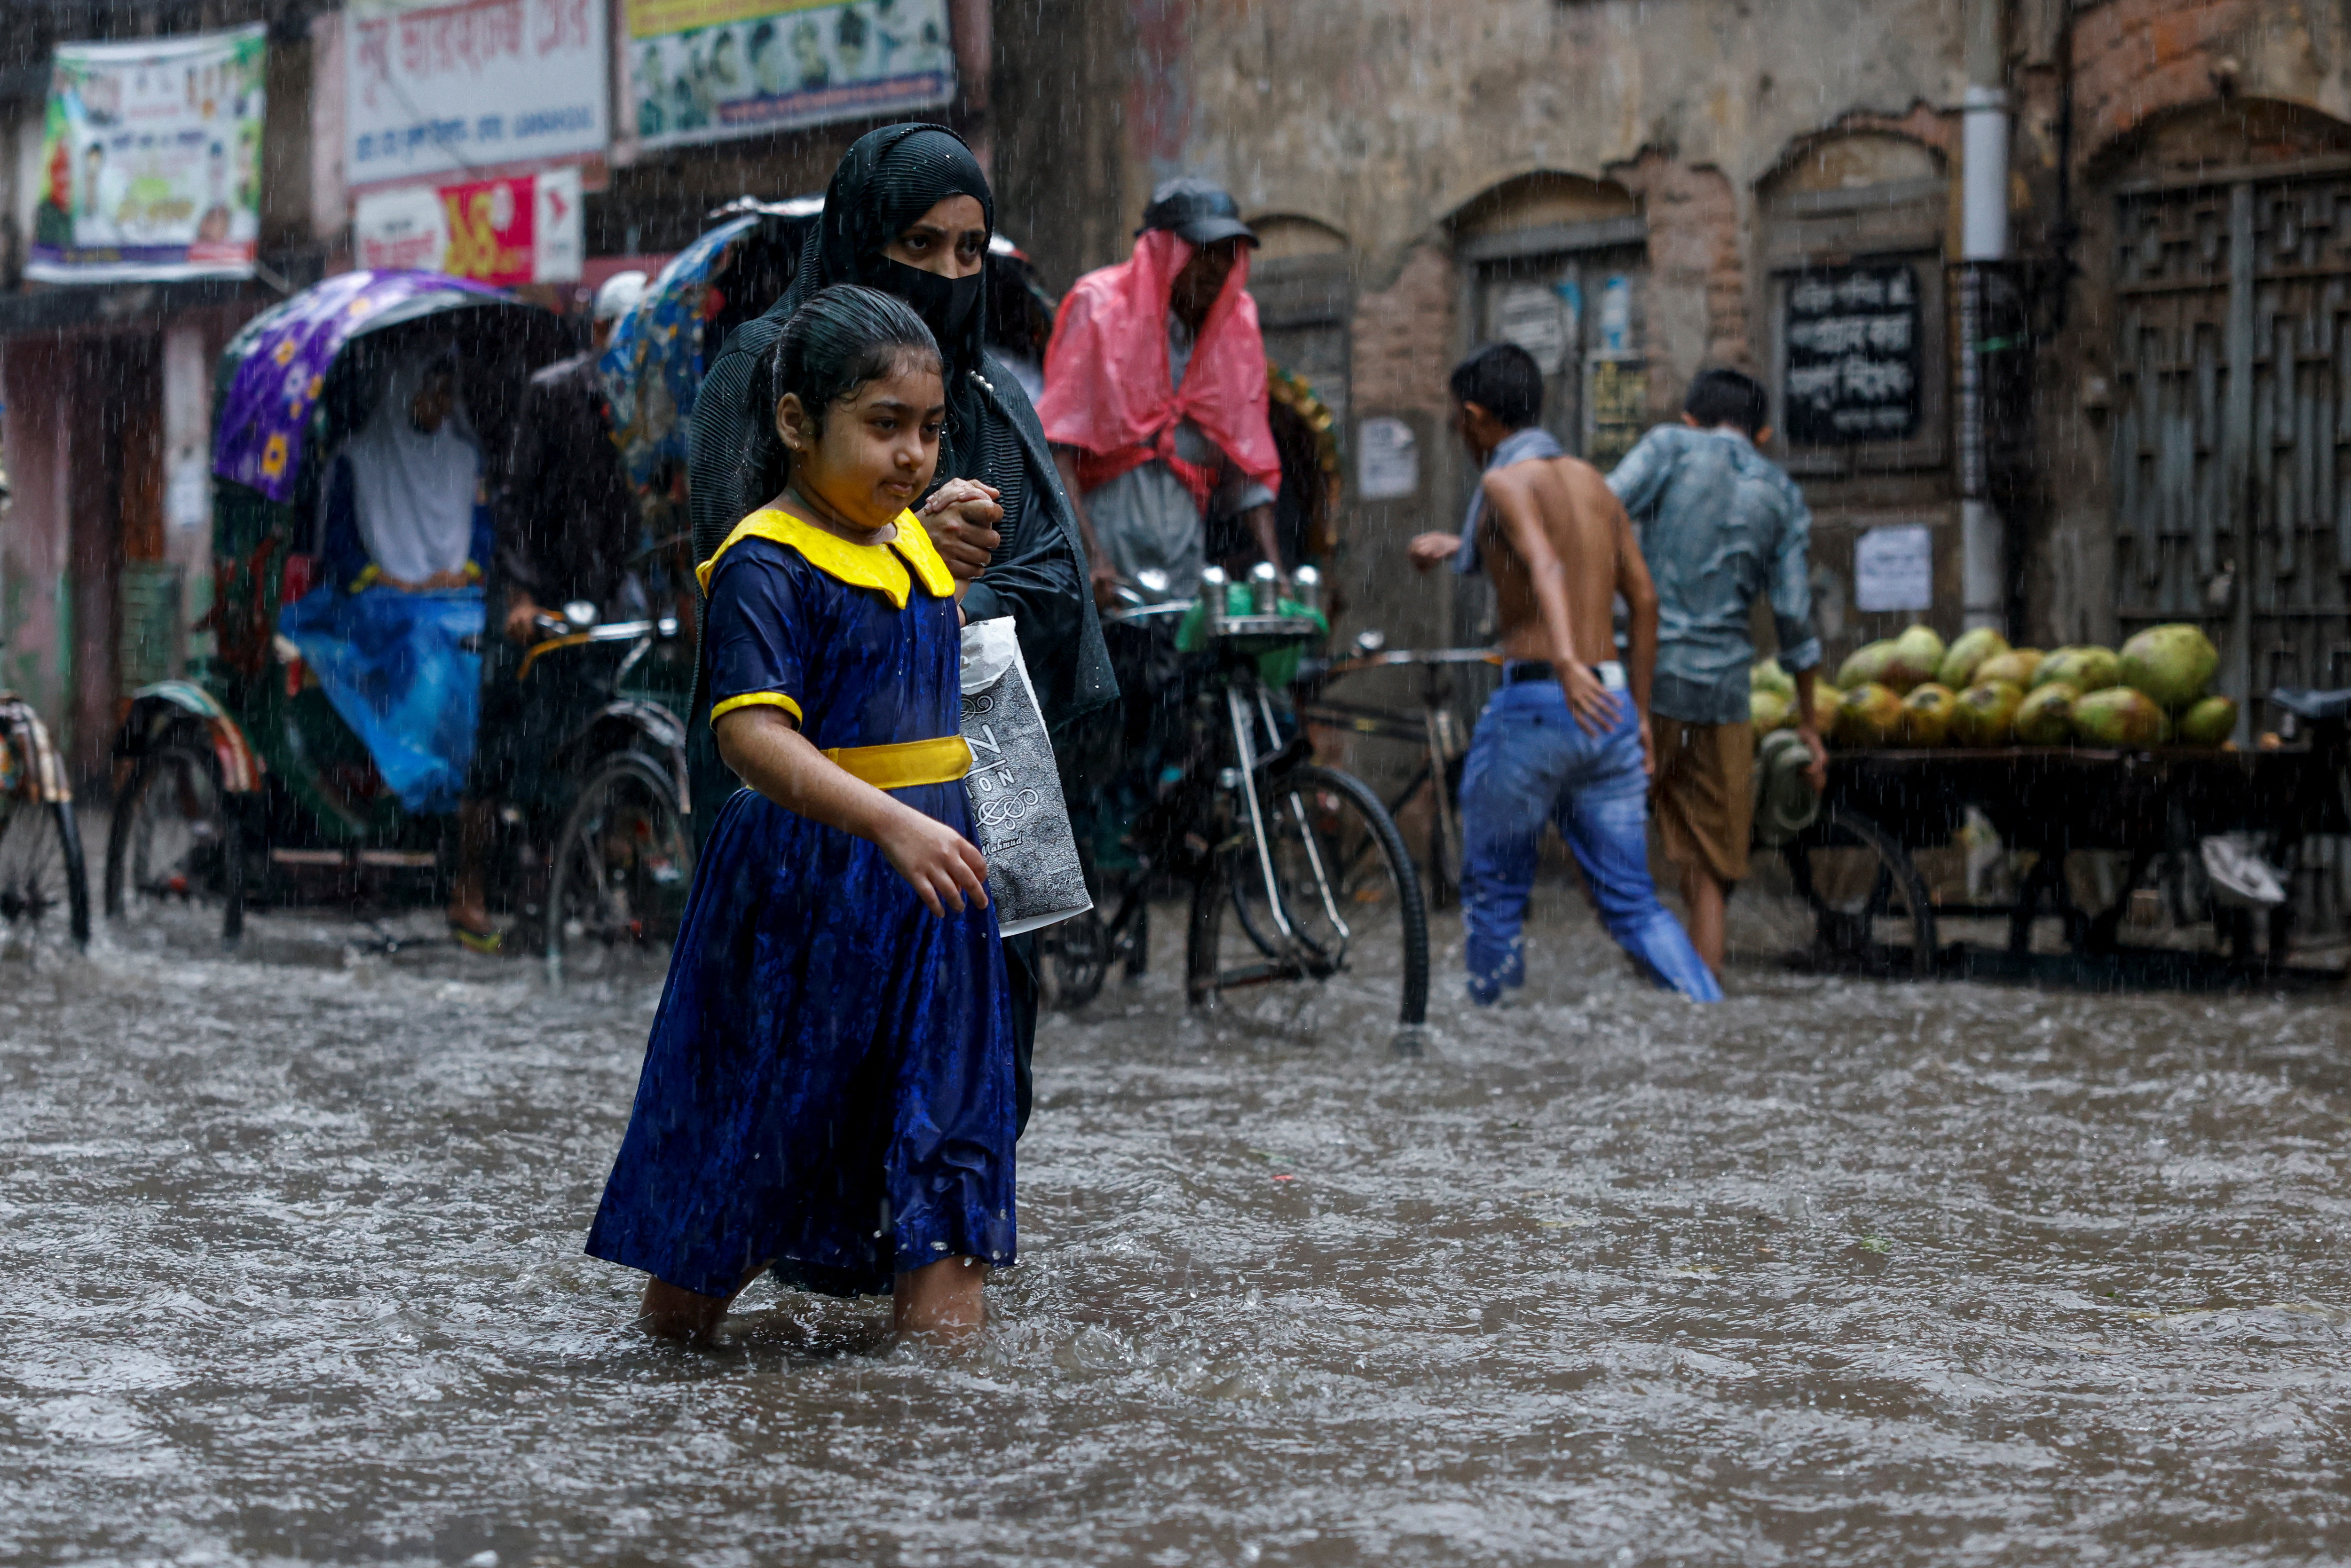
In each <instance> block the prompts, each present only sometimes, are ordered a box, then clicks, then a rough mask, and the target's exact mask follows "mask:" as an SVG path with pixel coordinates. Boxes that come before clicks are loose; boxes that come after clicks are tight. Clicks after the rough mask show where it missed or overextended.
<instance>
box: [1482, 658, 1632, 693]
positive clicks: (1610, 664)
mask: <svg viewBox="0 0 2351 1568" xmlns="http://www.w3.org/2000/svg"><path fill="white" fill-rule="evenodd" d="M1592 673H1593V674H1594V675H1596V676H1598V677H1599V680H1600V684H1601V685H1604V686H1606V687H1607V688H1608V689H1609V690H1610V691H1612V692H1621V691H1623V690H1624V689H1625V666H1624V665H1623V664H1618V663H1617V662H1616V661H1615V660H1614V659H1603V660H1601V661H1600V663H1598V664H1594V665H1593V666H1592ZM1558 679H1559V670H1558V668H1557V666H1555V665H1554V664H1552V662H1551V661H1550V660H1549V659H1505V660H1503V661H1502V684H1503V685H1506V686H1515V685H1522V684H1524V683H1526V682H1529V681H1556V680H1558Z"/></svg>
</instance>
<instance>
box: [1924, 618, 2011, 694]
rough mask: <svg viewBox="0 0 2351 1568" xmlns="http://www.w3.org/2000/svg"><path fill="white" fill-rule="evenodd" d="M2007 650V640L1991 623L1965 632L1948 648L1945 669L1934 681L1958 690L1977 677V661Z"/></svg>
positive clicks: (1944, 656) (1944, 663)
mask: <svg viewBox="0 0 2351 1568" xmlns="http://www.w3.org/2000/svg"><path fill="white" fill-rule="evenodd" d="M2007 652H2008V639H2007V638H2005V637H2003V636H2001V634H2000V633H1999V632H1995V631H1993V630H1992V629H1991V627H1989V626H1979V627H1977V628H1976V629H1975V630H1974V631H1972V632H1960V633H1959V638H1958V640H1957V641H1956V642H1954V643H1952V644H1951V645H1950V647H1949V649H1947V650H1945V652H1944V653H1943V664H1942V668H1940V669H1938V670H1937V671H1936V672H1935V680H1936V682H1937V684H1938V685H1946V686H1949V687H1950V688H1951V690H1953V691H1955V692H1956V691H1958V690H1959V689H1960V688H1961V687H1962V686H1965V685H1968V684H1969V683H1970V682H1971V681H1973V680H1974V679H1975V678H1976V666H1977V665H1978V664H1982V663H1983V662H1984V661H1985V660H1986V659H1989V658H1991V656H1992V655H1993V654H1995V653H2007Z"/></svg>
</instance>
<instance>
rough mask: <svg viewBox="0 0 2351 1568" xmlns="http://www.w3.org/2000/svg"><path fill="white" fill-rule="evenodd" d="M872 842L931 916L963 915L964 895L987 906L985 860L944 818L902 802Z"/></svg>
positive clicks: (984, 906)
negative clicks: (877, 846)
mask: <svg viewBox="0 0 2351 1568" xmlns="http://www.w3.org/2000/svg"><path fill="white" fill-rule="evenodd" d="M873 841H874V843H875V844H877V845H879V846H880V847H881V850H882V853H883V856H885V857H886V858H887V859H888V860H889V862H890V869H891V870H893V871H894V872H896V873H898V874H899V875H900V876H903V877H904V878H905V879H906V885H907V886H909V887H911V888H913V889H914V896H915V897H917V898H919V899H921V900H922V901H923V907H924V908H925V909H928V910H929V911H930V912H931V913H932V914H933V915H942V916H944V915H946V914H947V912H948V911H950V910H953V911H955V912H956V913H957V914H960V913H962V911H963V908H964V899H965V897H966V895H967V894H968V895H969V896H970V897H971V898H972V899H974V900H975V901H977V904H978V905H979V907H980V908H982V909H986V908H987V857H986V856H985V855H982V854H981V853H980V852H979V851H978V849H977V847H976V846H974V845H973V844H972V842H971V841H969V840H967V839H966V838H965V837H964V836H963V835H962V834H961V833H958V832H956V831H955V830H954V829H953V828H950V827H948V826H947V825H946V823H945V822H939V821H933V820H932V819H930V818H928V817H925V816H924V815H923V814H922V813H921V812H920V811H917V810H914V808H912V807H911V806H902V807H900V808H899V809H898V810H897V811H896V812H894V813H893V815H892V818H891V821H890V822H889V824H888V825H887V826H886V827H884V828H883V830H882V831H880V832H878V833H876V834H875V835H874V836H873Z"/></svg>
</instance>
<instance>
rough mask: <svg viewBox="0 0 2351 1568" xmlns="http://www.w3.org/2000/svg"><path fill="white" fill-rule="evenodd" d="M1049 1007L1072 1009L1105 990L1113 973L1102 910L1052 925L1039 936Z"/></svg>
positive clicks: (1039, 962)
mask: <svg viewBox="0 0 2351 1568" xmlns="http://www.w3.org/2000/svg"><path fill="white" fill-rule="evenodd" d="M1037 958H1038V967H1040V968H1041V969H1042V970H1043V971H1044V975H1043V979H1044V982H1045V996H1044V1001H1045V1005H1046V1006H1047V1007H1051V1008H1060V1009H1063V1010H1064V1011H1071V1010H1074V1009H1078V1008H1081V1007H1084V1006H1085V1005H1086V1004H1087V1003H1088V1002H1090V1001H1092V1000H1093V999H1094V998H1096V997H1098V996H1100V995H1101V994H1102V981H1103V980H1104V979H1105V978H1106V977H1108V976H1109V974H1110V927H1109V926H1107V925H1103V924H1102V914H1101V912H1100V911H1099V910H1092V909H1089V910H1087V911H1086V912H1085V913H1084V914H1083V915H1075V916H1072V917H1071V918H1070V919H1068V920H1064V921H1062V922H1061V924H1060V925H1048V926H1047V927H1045V929H1044V930H1043V931H1040V932H1039V933H1038V936H1037Z"/></svg>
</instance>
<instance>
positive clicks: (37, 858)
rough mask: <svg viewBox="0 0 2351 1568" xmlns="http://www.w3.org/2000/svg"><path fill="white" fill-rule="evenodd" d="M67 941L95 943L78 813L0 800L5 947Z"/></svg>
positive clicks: (22, 798) (0, 914)
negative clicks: (92, 935)
mask: <svg viewBox="0 0 2351 1568" xmlns="http://www.w3.org/2000/svg"><path fill="white" fill-rule="evenodd" d="M0 744H5V742H0ZM28 771H29V769H20V770H19V773H18V777H20V778H21V777H23V776H24V775H25V773H26V772H28ZM67 941H70V942H72V943H73V944H74V945H75V946H87V945H88V944H89V878H88V877H87V876H86V875H85V873H84V872H83V869H82V858H81V828H80V826H79V824H78V823H77V822H76V821H74V813H73V807H72V806H71V805H69V804H68V803H66V802H64V801H51V800H33V799H32V798H31V797H30V795H29V794H25V795H10V796H0V947H16V946H47V945H54V944H57V943H62V942H67Z"/></svg>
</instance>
